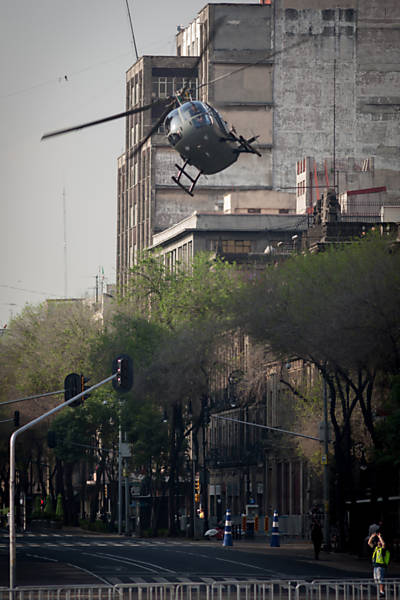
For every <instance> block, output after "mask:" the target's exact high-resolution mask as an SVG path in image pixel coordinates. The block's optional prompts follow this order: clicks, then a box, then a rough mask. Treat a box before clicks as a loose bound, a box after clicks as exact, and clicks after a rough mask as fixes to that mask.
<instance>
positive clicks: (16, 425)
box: [14, 410, 19, 427]
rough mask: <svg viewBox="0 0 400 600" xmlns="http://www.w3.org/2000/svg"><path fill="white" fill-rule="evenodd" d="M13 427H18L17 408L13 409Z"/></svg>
mask: <svg viewBox="0 0 400 600" xmlns="http://www.w3.org/2000/svg"><path fill="white" fill-rule="evenodd" d="M14 427H19V410H15V411H14Z"/></svg>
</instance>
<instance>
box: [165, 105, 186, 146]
mask: <svg viewBox="0 0 400 600" xmlns="http://www.w3.org/2000/svg"><path fill="white" fill-rule="evenodd" d="M164 127H165V133H166V134H167V137H168V141H169V143H170V144H171V146H175V145H176V144H177V143H178V142H179V140H180V139H181V138H182V119H181V116H180V114H179V112H178V111H177V110H173V111H172V112H170V114H169V115H167V118H166V119H165V121H164Z"/></svg>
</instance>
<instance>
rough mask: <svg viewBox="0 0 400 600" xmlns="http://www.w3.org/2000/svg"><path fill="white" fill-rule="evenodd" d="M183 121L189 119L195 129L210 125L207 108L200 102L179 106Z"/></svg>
mask: <svg viewBox="0 0 400 600" xmlns="http://www.w3.org/2000/svg"><path fill="white" fill-rule="evenodd" d="M181 112H182V114H183V118H184V120H186V119H190V121H191V123H193V125H194V126H195V127H204V126H209V125H212V121H211V118H210V115H209V113H208V110H207V107H206V106H205V105H204V104H203V103H202V102H193V101H192V102H186V103H185V104H183V105H182V106H181Z"/></svg>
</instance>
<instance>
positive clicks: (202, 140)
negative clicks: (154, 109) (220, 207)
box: [164, 101, 240, 175]
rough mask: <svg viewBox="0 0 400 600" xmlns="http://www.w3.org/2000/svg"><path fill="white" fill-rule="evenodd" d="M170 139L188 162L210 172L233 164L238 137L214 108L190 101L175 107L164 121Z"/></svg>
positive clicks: (203, 103)
mask: <svg viewBox="0 0 400 600" xmlns="http://www.w3.org/2000/svg"><path fill="white" fill-rule="evenodd" d="M164 127H165V132H166V136H167V139H168V142H169V143H170V145H171V146H172V147H173V148H174V150H176V151H177V152H178V153H179V154H180V155H181V157H182V158H183V159H184V160H185V161H187V163H188V164H190V165H193V166H195V167H196V168H197V169H198V170H199V171H201V173H204V174H206V175H211V174H213V173H218V172H219V171H223V170H224V169H226V168H227V167H229V166H230V165H231V164H233V163H234V162H235V161H236V160H237V159H238V156H239V153H240V150H239V146H238V143H237V140H236V139H235V137H234V136H233V135H232V133H231V132H230V131H229V129H228V127H227V124H226V123H225V121H224V120H223V118H222V117H221V115H220V114H219V113H218V111H217V110H215V108H213V107H212V106H210V105H209V104H206V103H205V102H199V101H189V102H185V103H184V104H181V105H180V106H178V107H177V108H175V109H174V110H172V111H171V112H170V113H169V114H168V115H167V117H166V119H165V121H164Z"/></svg>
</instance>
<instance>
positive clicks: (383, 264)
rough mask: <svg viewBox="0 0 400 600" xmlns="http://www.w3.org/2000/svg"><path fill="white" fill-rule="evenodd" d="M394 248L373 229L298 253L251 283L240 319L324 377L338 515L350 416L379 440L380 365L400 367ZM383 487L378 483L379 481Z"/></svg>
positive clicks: (240, 303) (281, 353) (398, 272)
mask: <svg viewBox="0 0 400 600" xmlns="http://www.w3.org/2000/svg"><path fill="white" fill-rule="evenodd" d="M399 302H400V252H399V251H398V249H397V246H396V244H393V242H391V241H390V240H387V239H384V238H379V237H377V236H375V237H371V238H369V239H366V240H361V241H358V242H354V243H352V244H349V245H343V246H338V247H334V248H332V249H331V250H328V251H325V252H322V253H320V254H317V255H309V254H308V255H307V254H306V255H299V256H296V257H294V258H292V259H290V260H288V261H287V262H286V263H284V264H283V265H281V266H280V267H279V268H277V269H269V270H267V271H266V272H265V273H264V275H260V276H259V278H258V279H257V280H254V281H253V282H251V283H250V285H249V288H248V289H247V290H246V293H245V294H243V295H241V296H240V297H239V298H238V299H237V302H236V307H235V309H236V313H237V315H238V323H240V324H241V325H243V326H244V327H245V328H246V329H247V331H249V332H250V333H251V334H252V335H253V336H254V337H255V338H256V339H258V340H260V341H263V342H264V343H266V344H268V345H269V346H270V348H271V350H272V351H273V352H274V354H275V355H276V356H277V357H281V358H282V359H283V360H287V358H288V357H289V358H290V357H293V356H294V357H298V358H301V359H303V360H304V361H306V362H308V363H312V364H313V365H314V366H315V367H316V369H317V370H318V371H319V372H320V373H321V375H322V377H323V378H324V379H325V380H326V383H327V386H328V391H329V413H330V419H331V422H332V426H333V430H334V436H335V441H334V451H335V470H336V473H335V475H336V477H337V485H336V486H335V489H336V491H337V497H336V502H335V503H334V505H335V506H336V507H337V510H338V512H337V518H338V521H339V522H341V523H344V498H345V494H346V493H348V491H349V490H351V487H352V474H351V451H352V418H353V417H354V415H355V412H356V411H360V412H361V414H362V419H363V424H364V427H365V429H366V431H367V432H368V435H369V437H370V440H371V443H372V444H373V445H374V446H375V447H376V448H379V446H380V444H381V441H380V439H379V438H378V437H377V435H376V427H375V420H374V409H375V404H376V402H377V399H376V397H374V389H375V386H376V381H377V376H378V374H379V373H382V372H385V373H396V372H398V370H399V367H400V313H399V310H398V306H399ZM381 489H382V488H381Z"/></svg>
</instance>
